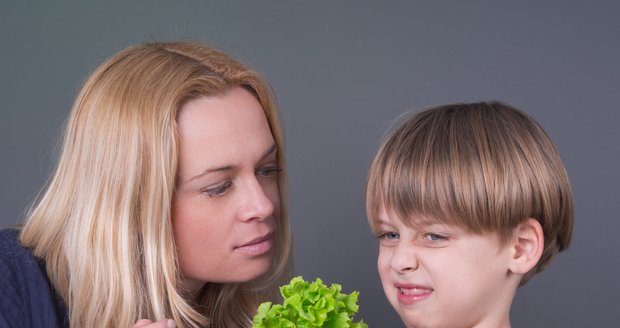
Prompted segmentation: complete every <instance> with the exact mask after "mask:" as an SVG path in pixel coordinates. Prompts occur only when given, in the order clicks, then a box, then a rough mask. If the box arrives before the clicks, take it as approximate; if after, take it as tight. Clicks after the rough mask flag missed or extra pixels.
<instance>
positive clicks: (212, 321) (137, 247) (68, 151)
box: [20, 42, 291, 327]
mask: <svg viewBox="0 0 620 328" xmlns="http://www.w3.org/2000/svg"><path fill="white" fill-rule="evenodd" d="M233 87H243V88H245V89H246V90H248V91H250V92H251V93H252V94H253V95H254V96H256V98H257V99H258V101H259V103H260V104H261V105H262V107H263V109H264V112H265V116H266V117H267V120H268V122H269V126H270V128H271V132H272V134H273V138H274V139H275V142H276V145H277V147H278V152H277V162H278V165H279V167H284V142H283V135H282V129H281V126H280V121H279V115H278V112H277V108H276V104H275V100H274V97H273V94H272V91H271V89H270V87H269V86H268V84H267V82H266V81H265V80H264V79H263V78H262V77H261V76H260V75H259V74H257V73H256V72H254V71H252V70H250V69H248V68H246V67H244V66H243V65H242V64H240V63H239V62H238V61H236V60H234V59H232V58H231V57H229V56H228V55H226V54H224V53H222V52H220V51H218V50H215V49H213V48H210V47H208V46H205V45H200V44H195V43H189V42H178V43H152V44H145V45H139V46H134V47H129V48H127V49H125V50H123V51H121V52H119V53H118V54H116V55H114V56H113V57H111V58H110V59H108V60H107V61H106V62H104V63H103V64H102V65H101V66H100V67H99V68H97V69H96V70H95V72H93V74H92V75H91V76H90V77H89V78H88V80H87V81H86V82H85V84H84V86H83V88H82V90H81V92H80V93H79V95H78V97H77V99H76V102H75V104H74V106H73V109H72V111H71V114H70V117H69V120H68V124H67V128H66V132H65V136H64V142H63V145H62V150H61V153H60V158H59V162H58V165H57V168H56V170H55V172H54V174H53V176H52V178H51V180H50V182H49V183H48V186H47V187H46V189H45V190H44V191H43V192H42V194H41V196H40V197H39V199H38V201H37V202H36V203H35V205H34V206H33V207H32V209H31V211H30V213H29V215H28V217H27V220H26V223H25V226H24V227H23V229H22V232H21V237H20V238H21V242H22V243H23V244H24V245H25V246H27V247H29V248H31V249H32V250H33V252H34V254H35V256H37V257H40V258H42V259H44V260H45V264H46V268H47V273H48V275H49V279H50V281H51V282H52V284H53V285H54V287H55V288H56V290H57V291H58V292H59V294H60V295H61V296H62V298H63V300H64V301H65V302H66V305H67V308H68V310H69V318H70V324H71V327H130V326H131V325H133V324H134V323H135V322H136V321H137V320H138V319H140V318H149V319H155V320H161V319H164V318H172V319H174V320H175V321H176V323H177V326H178V327H198V326H205V325H209V326H211V327H244V326H250V324H251V317H252V315H253V314H254V312H255V310H256V308H257V306H258V303H259V302H262V301H264V300H274V298H276V296H277V295H276V294H277V286H279V285H281V284H282V283H283V282H285V281H287V280H288V278H289V275H290V273H291V272H290V271H291V268H290V266H291V261H290V257H291V251H290V248H291V237H290V229H289V226H288V221H287V215H286V208H285V204H286V199H285V196H286V190H285V185H286V181H285V176H284V175H282V176H280V178H279V188H280V197H281V202H280V204H281V206H282V208H281V213H282V214H281V217H280V220H278V224H279V227H278V229H277V230H276V231H277V236H276V241H277V242H276V245H277V246H276V252H275V256H274V261H273V266H272V268H271V269H270V270H269V272H268V273H266V274H265V275H264V276H263V277H261V278H260V279H258V280H256V281H252V282H249V283H242V284H217V283H207V285H206V286H205V287H204V289H203V291H202V295H201V296H200V297H199V299H198V300H197V301H195V300H191V299H190V296H189V295H186V294H187V293H186V292H184V291H183V290H182V287H181V284H180V272H179V266H178V264H177V262H176V258H177V257H176V253H175V245H174V238H173V231H172V225H171V224H172V223H171V201H172V196H173V193H174V188H175V178H176V172H177V157H178V155H177V147H178V136H177V130H176V116H177V112H178V110H179V109H180V108H181V106H182V105H183V104H184V103H186V102H188V101H190V100H192V99H195V98H198V97H202V96H212V95H219V94H222V93H224V92H226V91H227V90H229V89H231V88H233Z"/></svg>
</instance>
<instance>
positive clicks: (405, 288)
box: [395, 284, 433, 305]
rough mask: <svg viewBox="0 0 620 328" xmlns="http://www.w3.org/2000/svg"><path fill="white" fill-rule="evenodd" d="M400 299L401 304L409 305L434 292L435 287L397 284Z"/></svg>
mask: <svg viewBox="0 0 620 328" xmlns="http://www.w3.org/2000/svg"><path fill="white" fill-rule="evenodd" d="M395 287H396V289H397V291H398V301H399V302H400V303H401V304H405V305H409V304H413V303H416V302H420V301H422V300H424V299H426V298H427V297H428V296H430V295H431V294H432V293H433V289H432V288H429V287H424V286H418V285H409V284H397V285H396V286H395Z"/></svg>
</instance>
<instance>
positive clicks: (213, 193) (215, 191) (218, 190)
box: [203, 180, 232, 197]
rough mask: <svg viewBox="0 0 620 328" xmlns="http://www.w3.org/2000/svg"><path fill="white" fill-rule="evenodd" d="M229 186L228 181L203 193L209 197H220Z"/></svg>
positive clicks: (229, 182)
mask: <svg viewBox="0 0 620 328" xmlns="http://www.w3.org/2000/svg"><path fill="white" fill-rule="evenodd" d="M231 186H232V182H231V181H230V180H226V181H224V182H223V183H221V184H219V185H217V186H215V187H210V188H206V189H204V190H203V192H204V193H206V194H207V195H208V196H209V197H220V196H222V195H224V194H225V193H226V192H227V191H228V189H230V187H231Z"/></svg>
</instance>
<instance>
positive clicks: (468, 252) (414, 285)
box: [376, 210, 519, 328]
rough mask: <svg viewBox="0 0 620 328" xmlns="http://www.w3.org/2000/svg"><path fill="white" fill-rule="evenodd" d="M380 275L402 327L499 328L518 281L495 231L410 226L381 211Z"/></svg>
mask: <svg viewBox="0 0 620 328" xmlns="http://www.w3.org/2000/svg"><path fill="white" fill-rule="evenodd" d="M379 219H380V225H379V230H378V231H376V232H377V234H378V235H379V236H380V238H379V240H380V250H379V259H378V269H379V275H380V276H381V283H382V284H383V289H384V292H385V295H386V296H387V299H388V300H389V302H390V303H391V304H392V306H393V307H394V309H396V312H398V314H399V315H400V317H401V319H402V320H403V322H404V323H405V324H406V326H407V327H409V328H411V327H451V328H455V327H478V326H481V325H482V326H488V327H501V326H504V325H506V324H509V320H508V314H509V309H510V304H511V302H512V298H513V297H514V293H515V290H516V288H517V286H518V283H519V279H518V277H514V275H511V274H510V272H509V269H508V263H509V261H510V258H511V257H512V252H511V251H510V247H508V246H505V247H501V246H500V243H499V240H498V238H497V236H496V235H494V234H483V235H474V234H471V233H468V232H466V231H464V230H463V229H460V228H458V227H455V226H447V225H442V224H430V225H423V226H421V227H417V228H416V229H413V228H410V227H408V226H406V225H404V224H403V222H402V221H401V220H400V219H398V218H395V217H389V216H388V215H387V213H386V211H385V210H382V211H381V213H380V216H379Z"/></svg>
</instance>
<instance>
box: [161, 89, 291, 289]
mask: <svg viewBox="0 0 620 328" xmlns="http://www.w3.org/2000/svg"><path fill="white" fill-rule="evenodd" d="M177 121H178V132H179V164H178V165H179V166H178V176H177V188H176V191H175V194H174V199H173V202H172V206H173V209H172V210H173V214H172V222H173V223H172V224H173V229H174V238H175V243H176V248H177V253H178V261H179V265H180V268H181V273H182V275H183V277H184V284H185V285H186V287H187V288H188V289H189V290H190V291H195V290H197V289H198V288H200V287H201V286H202V285H204V283H206V282H244V281H249V280H252V279H254V278H257V277H259V276H260V275H262V274H264V273H265V272H266V271H267V270H268V269H269V267H270V266H271V262H272V258H273V252H272V250H273V249H274V243H275V242H276V240H275V234H274V233H275V229H276V228H277V224H276V222H277V221H278V220H279V214H280V213H279V210H280V195H279V191H278V172H279V170H280V168H279V167H278V166H277V162H276V151H277V149H276V144H275V141H274V139H273V136H272V135H271V131H270V129H269V125H268V123H267V119H266V118H265V114H264V112H263V108H262V107H261V105H260V104H259V103H258V101H257V100H256V98H255V97H254V96H253V95H252V94H250V93H249V92H248V91H246V90H244V89H242V88H239V87H238V88H233V89H231V90H229V91H228V92H226V93H224V94H222V95H219V96H213V97H202V98H198V99H195V100H192V101H190V102H188V103H187V104H185V105H184V106H183V107H182V108H181V109H180V111H179V114H178V118H177Z"/></svg>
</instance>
